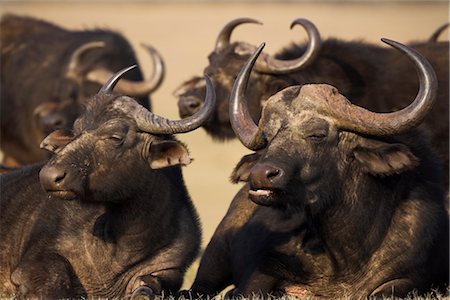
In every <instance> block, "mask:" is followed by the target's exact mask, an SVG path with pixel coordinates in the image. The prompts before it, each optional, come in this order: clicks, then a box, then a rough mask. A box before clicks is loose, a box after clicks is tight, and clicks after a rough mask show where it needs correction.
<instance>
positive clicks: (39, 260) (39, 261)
mask: <svg viewBox="0 0 450 300" xmlns="http://www.w3.org/2000/svg"><path fill="white" fill-rule="evenodd" d="M125 98H127V97H124V96H118V95H112V94H108V93H107V94H98V95H96V96H95V97H94V98H93V99H90V100H88V103H87V108H86V112H85V113H83V114H82V116H81V117H80V118H79V119H77V120H76V122H75V124H74V130H73V133H71V132H68V131H55V132H53V133H52V134H50V135H49V136H48V137H47V138H46V139H45V140H44V141H43V142H42V146H43V147H44V148H45V149H47V150H50V151H52V152H54V153H55V154H54V156H53V157H52V158H51V159H50V160H49V161H48V162H47V163H46V164H45V165H43V166H42V165H35V166H32V167H28V168H23V169H21V170H18V171H16V172H10V173H8V174H3V175H1V177H0V178H1V179H0V180H1V186H2V188H1V202H0V209H1V212H2V218H1V220H0V236H1V242H0V290H1V291H2V296H8V295H12V294H16V295H18V297H24V298H31V297H39V298H43V299H51V298H53V299H54V298H81V297H88V298H98V297H101V298H109V299H112V298H115V299H124V298H127V297H130V296H131V295H132V293H133V291H134V292H135V293H137V294H140V293H141V292H142V291H144V292H145V293H144V294H146V296H148V297H150V298H151V297H153V296H154V295H158V294H161V293H165V294H166V295H167V294H168V293H174V292H176V291H178V289H179V288H180V286H181V284H182V281H183V276H184V273H185V271H186V269H187V267H188V266H189V265H190V264H191V263H192V261H193V260H194V259H195V257H196V255H197V253H198V249H199V243H200V229H199V224H198V220H197V214H196V212H195V209H194V207H193V205H192V203H191V200H190V198H189V195H188V193H187V191H186V188H185V185H184V182H183V178H182V174H181V168H180V166H181V165H186V164H188V163H189V162H190V159H189V154H188V152H187V150H186V148H185V146H184V145H183V144H182V143H181V142H179V141H177V140H176V139H175V138H174V137H173V136H171V135H152V134H149V133H146V132H142V131H141V130H138V128H137V125H136V122H135V120H134V119H133V117H132V116H130V115H126V114H124V113H123V112H121V111H120V110H118V109H115V108H114V103H116V102H117V101H121V99H125ZM127 99H130V98H127ZM41 167H42V168H41ZM41 185H42V186H41ZM56 275H57V276H56Z"/></svg>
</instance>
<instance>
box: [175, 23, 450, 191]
mask: <svg viewBox="0 0 450 300" xmlns="http://www.w3.org/2000/svg"><path fill="white" fill-rule="evenodd" d="M245 23H258V24H260V22H258V21H257V20H254V19H248V18H241V19H236V20H233V21H231V22H229V23H228V24H227V25H226V26H225V27H224V28H223V29H222V31H221V32H220V34H219V36H218V38H217V42H216V47H215V49H214V50H213V52H212V53H211V54H210V55H209V57H208V59H209V65H208V66H207V67H206V68H205V73H206V74H208V75H210V77H211V79H212V80H213V82H214V86H215V88H216V93H217V108H216V110H215V112H214V114H213V116H212V118H211V119H210V120H209V122H207V123H206V124H205V125H204V126H203V127H204V129H205V130H206V131H207V132H208V133H209V134H210V135H211V136H212V137H213V138H214V139H218V140H223V139H230V138H234V136H235V134H234V132H233V130H232V129H231V126H230V117H229V114H228V108H229V105H228V103H229V102H228V99H229V95H230V92H231V88H232V85H233V82H234V79H235V78H236V76H237V74H238V73H239V70H240V67H241V66H242V65H243V64H244V62H245V61H246V60H247V59H248V57H249V56H250V55H251V53H253V51H254V50H255V48H256V47H255V46H253V45H250V44H248V43H245V42H230V37H231V34H232V32H233V30H234V29H235V28H236V27H237V26H238V25H240V24H245ZM296 25H300V26H302V27H304V28H305V29H306V31H307V32H308V36H309V40H310V41H309V42H308V43H306V44H301V45H299V44H293V45H290V46H288V47H286V48H285V49H283V50H282V51H280V52H279V53H278V54H276V55H275V57H272V56H269V55H268V54H265V53H262V55H261V57H260V58H259V59H258V61H257V62H256V66H255V72H253V73H252V78H253V80H252V81H251V82H250V85H251V87H250V89H249V95H248V107H249V111H250V114H251V116H252V118H253V120H255V121H256V120H258V119H259V118H260V114H261V107H262V105H263V103H264V101H266V99H268V98H269V97H270V96H271V95H273V94H274V93H276V92H278V91H280V90H282V89H283V88H285V87H288V86H291V85H296V84H307V83H327V84H330V85H332V86H335V87H337V88H338V89H339V90H340V92H341V93H342V94H343V95H345V96H346V97H347V99H349V100H350V101H352V103H355V104H357V105H359V106H362V107H364V108H367V109H370V110H371V111H375V112H389V111H393V110H398V109H400V108H403V107H405V106H407V105H408V103H409V101H410V99H411V98H412V97H414V95H415V93H416V91H417V88H418V80H417V78H416V76H415V72H414V68H413V66H412V65H411V64H410V63H409V62H408V60H407V59H406V58H405V57H403V56H402V55H401V54H400V53H398V52H397V51H395V50H394V49H390V48H384V47H380V46H377V45H373V44H370V43H365V42H362V41H344V40H339V39H334V38H329V39H327V40H324V41H323V42H321V39H320V35H319V32H318V30H317V29H316V27H315V26H314V25H313V24H312V23H311V22H309V21H307V20H305V19H297V20H294V21H293V23H292V25H291V28H293V27H294V26H296ZM442 30H443V28H441V29H438V30H437V31H436V33H435V34H433V35H432V37H431V38H430V39H431V42H429V41H424V42H413V43H411V45H412V46H413V47H414V49H415V50H417V51H419V52H420V53H421V54H422V55H424V56H425V57H426V58H427V59H428V60H429V61H430V63H431V65H432V66H433V68H434V70H435V72H436V74H437V79H438V86H439V90H438V94H437V101H436V104H435V105H434V108H433V110H432V111H431V112H430V114H429V115H428V116H427V117H426V118H425V120H424V122H423V124H422V125H421V126H422V127H424V128H426V130H427V131H428V132H429V136H430V138H431V140H432V145H433V146H434V147H435V148H436V149H437V152H438V155H439V157H440V159H442V162H443V163H442V165H443V166H444V176H445V182H446V186H447V183H448V165H449V153H448V152H449V150H448V144H449V139H448V137H449V136H448V134H449V127H448V124H449V113H448V112H449V108H448V102H449V101H448V99H449V76H448V70H449V67H448V66H449V55H448V53H449V42H448V41H445V42H438V41H436V40H435V39H437V36H439V34H440V32H442ZM204 89H205V82H204V80H203V79H202V78H201V77H194V78H192V79H191V80H189V81H187V82H185V83H183V84H182V85H181V86H180V87H179V88H178V89H177V90H176V91H175V95H176V96H178V97H179V100H178V107H179V113H180V116H181V117H187V116H190V115H191V114H192V113H194V112H195V111H197V109H198V107H200V105H201V103H202V99H201V97H202V95H203V94H204V92H205V91H204Z"/></svg>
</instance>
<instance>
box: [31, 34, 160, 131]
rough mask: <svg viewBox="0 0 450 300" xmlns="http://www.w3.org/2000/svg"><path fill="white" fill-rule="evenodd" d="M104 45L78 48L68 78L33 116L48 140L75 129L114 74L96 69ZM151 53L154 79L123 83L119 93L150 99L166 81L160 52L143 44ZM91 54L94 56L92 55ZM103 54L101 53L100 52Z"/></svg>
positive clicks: (99, 42) (103, 69) (120, 83)
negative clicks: (87, 105)
mask: <svg viewBox="0 0 450 300" xmlns="http://www.w3.org/2000/svg"><path fill="white" fill-rule="evenodd" d="M104 46H105V43H104V42H101V41H95V42H89V43H86V44H83V45H81V46H80V47H78V48H77V49H75V50H74V51H73V53H72V55H71V57H70V60H69V62H68V64H67V69H66V74H65V77H64V78H62V79H61V80H60V82H59V83H58V85H57V87H56V88H55V90H54V91H53V93H52V95H50V97H49V98H50V99H48V100H46V101H41V102H42V103H41V104H40V105H38V106H37V107H36V108H35V109H34V111H33V115H34V118H35V122H36V128H37V129H38V130H40V132H41V137H40V139H42V138H44V137H45V136H47V135H48V134H50V133H51V132H52V131H54V130H58V129H64V128H71V126H72V124H73V122H74V121H75V119H76V118H77V117H78V116H79V114H80V113H81V106H82V105H84V103H83V101H84V99H86V97H89V96H91V95H92V94H94V92H93V91H94V90H98V85H100V86H101V85H103V84H105V83H106V82H107V81H108V79H109V78H110V77H111V76H112V75H113V72H112V71H110V70H108V69H106V68H104V67H95V60H96V59H98V58H97V56H98V54H96V53H90V52H95V51H92V50H93V49H98V48H103V47H104ZM143 46H144V47H145V48H146V49H147V51H148V52H149V53H150V55H151V58H152V60H153V63H154V74H153V76H152V77H151V78H150V79H148V80H144V81H142V82H134V81H129V80H125V79H123V80H121V81H120V82H119V83H118V84H117V87H116V90H117V91H118V92H119V93H122V94H125V95H130V96H147V95H149V94H150V93H152V92H153V91H155V90H156V89H157V88H158V87H159V86H160V84H161V82H162V79H163V78H164V62H163V60H162V58H161V56H160V55H159V53H158V52H157V51H156V50H155V49H154V48H153V47H151V46H147V45H143ZM90 54H92V55H91V56H90ZM99 54H100V55H101V54H102V53H101V52H100V53H99Z"/></svg>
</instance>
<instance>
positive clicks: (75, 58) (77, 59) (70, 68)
mask: <svg viewBox="0 0 450 300" xmlns="http://www.w3.org/2000/svg"><path fill="white" fill-rule="evenodd" d="M102 47H105V42H103V41H94V42H89V43H85V44H83V45H81V46H80V47H78V48H77V49H76V50H75V51H74V52H73V53H72V55H71V56H70V60H69V63H68V65H67V73H66V76H67V77H68V78H71V79H74V80H77V81H78V80H81V79H82V75H81V73H82V71H81V70H80V67H81V66H82V64H81V57H82V56H83V54H84V53H86V52H88V51H89V50H92V49H97V48H102Z"/></svg>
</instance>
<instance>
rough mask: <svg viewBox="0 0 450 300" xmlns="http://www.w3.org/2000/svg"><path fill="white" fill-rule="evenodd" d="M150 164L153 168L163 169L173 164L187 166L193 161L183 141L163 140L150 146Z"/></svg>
mask: <svg viewBox="0 0 450 300" xmlns="http://www.w3.org/2000/svg"><path fill="white" fill-rule="evenodd" d="M148 159H149V164H150V168H152V169H162V168H166V167H172V166H177V165H181V166H186V165H188V164H190V163H191V158H190V157H189V152H188V150H187V148H186V146H184V145H183V144H182V143H181V142H179V141H173V140H162V141H156V142H153V143H152V144H151V146H150V155H149V158H148Z"/></svg>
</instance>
